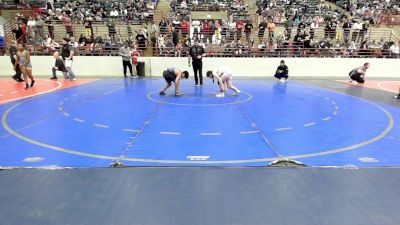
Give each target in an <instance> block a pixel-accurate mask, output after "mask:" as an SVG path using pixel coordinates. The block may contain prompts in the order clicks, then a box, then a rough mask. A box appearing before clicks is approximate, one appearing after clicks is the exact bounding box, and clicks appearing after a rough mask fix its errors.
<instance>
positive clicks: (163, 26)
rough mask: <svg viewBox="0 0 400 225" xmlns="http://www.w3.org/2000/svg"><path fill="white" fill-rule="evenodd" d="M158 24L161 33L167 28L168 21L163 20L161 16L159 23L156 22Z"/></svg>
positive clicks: (164, 32) (165, 31)
mask: <svg viewBox="0 0 400 225" xmlns="http://www.w3.org/2000/svg"><path fill="white" fill-rule="evenodd" d="M158 26H159V27H160V33H161V34H166V33H167V30H168V28H167V27H168V23H167V22H166V21H165V19H164V18H163V19H162V20H161V21H160V23H159V24H158Z"/></svg>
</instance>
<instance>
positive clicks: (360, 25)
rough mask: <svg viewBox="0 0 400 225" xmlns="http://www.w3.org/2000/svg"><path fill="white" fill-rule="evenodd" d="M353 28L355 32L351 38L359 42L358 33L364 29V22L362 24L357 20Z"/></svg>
mask: <svg viewBox="0 0 400 225" xmlns="http://www.w3.org/2000/svg"><path fill="white" fill-rule="evenodd" d="M352 29H353V33H352V35H351V40H352V41H354V42H357V39H358V35H359V33H360V30H361V29H362V24H360V23H359V22H358V21H355V22H354V24H353V27H352Z"/></svg>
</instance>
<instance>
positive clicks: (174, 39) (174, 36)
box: [172, 28, 179, 47]
mask: <svg viewBox="0 0 400 225" xmlns="http://www.w3.org/2000/svg"><path fill="white" fill-rule="evenodd" d="M178 42H179V33H178V32H177V31H176V29H175V28H173V31H172V43H174V47H175V46H176V45H177V44H178Z"/></svg>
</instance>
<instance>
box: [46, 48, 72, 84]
mask: <svg viewBox="0 0 400 225" xmlns="http://www.w3.org/2000/svg"><path fill="white" fill-rule="evenodd" d="M53 57H54V59H55V60H56V62H55V65H54V67H53V68H52V72H53V77H52V78H50V80H57V74H56V72H57V71H61V72H62V73H63V75H64V79H68V71H67V68H65V64H64V60H63V59H62V57H61V56H60V54H59V53H58V52H55V53H54V54H53Z"/></svg>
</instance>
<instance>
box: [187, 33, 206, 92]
mask: <svg viewBox="0 0 400 225" xmlns="http://www.w3.org/2000/svg"><path fill="white" fill-rule="evenodd" d="M205 55H206V54H205V53H204V48H203V47H202V46H200V45H199V40H197V39H195V40H194V45H193V46H192V47H191V48H190V50H189V55H188V60H189V67H190V58H192V64H193V72H194V80H195V82H196V84H195V86H203V61H202V59H203V57H204V56H205ZM197 72H198V73H199V76H197ZM199 78H200V83H199Z"/></svg>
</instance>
